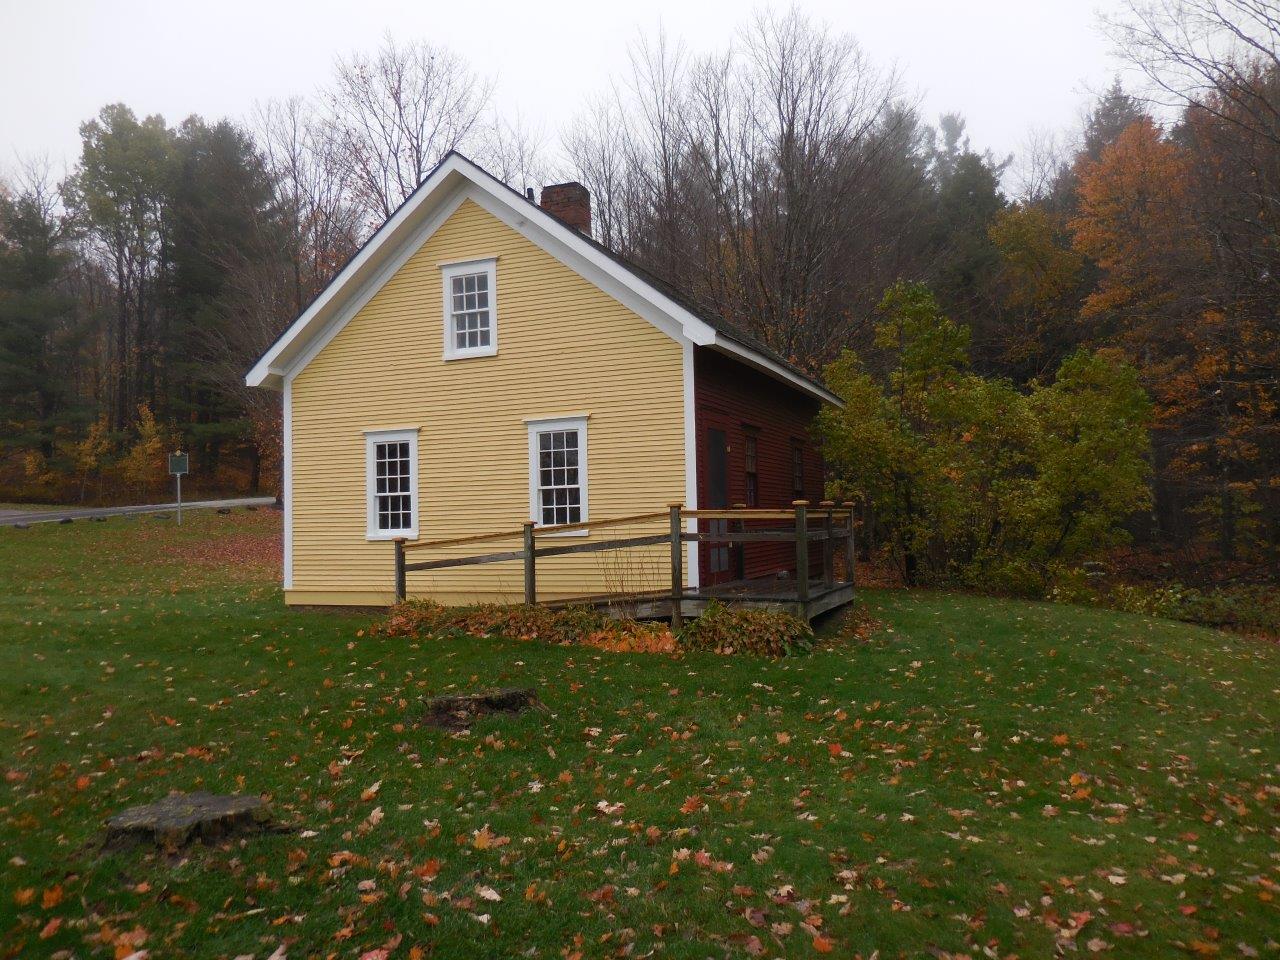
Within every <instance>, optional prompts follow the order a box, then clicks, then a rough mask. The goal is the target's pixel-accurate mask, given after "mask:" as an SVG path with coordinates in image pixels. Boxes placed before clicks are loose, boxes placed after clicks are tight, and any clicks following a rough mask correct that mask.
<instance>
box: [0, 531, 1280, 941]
mask: <svg viewBox="0 0 1280 960" xmlns="http://www.w3.org/2000/svg"><path fill="white" fill-rule="evenodd" d="M278 522H279V518H278V515H277V514H275V513H273V512H269V511H259V512H257V513H242V512H237V513H236V514H234V515H232V516H230V517H226V516H218V515H216V514H212V513H208V512H201V513H195V512H193V513H192V514H189V515H188V518H187V522H186V523H185V524H184V526H183V527H182V528H180V529H179V528H177V527H175V526H174V525H173V523H172V521H168V522H166V521H162V520H157V519H155V518H154V517H143V518H121V519H112V520H110V521H108V522H105V523H95V524H86V523H76V524H73V525H70V526H56V525H49V526H38V527H34V528H32V529H30V530H25V531H15V530H0V585H2V587H0V637H2V638H3V639H2V640H0V643H3V648H2V649H3V657H4V660H3V663H4V666H5V669H4V670H3V673H0V755H2V756H3V758H4V759H3V767H4V771H5V782H4V787H3V791H2V792H0V843H2V845H3V850H4V853H3V857H4V862H3V866H2V867H0V877H2V878H3V882H2V883H0V888H2V889H0V956H22V957H48V956H54V955H59V952H61V956H65V957H72V956H74V957H90V956H103V957H124V956H126V955H128V954H130V953H132V952H133V951H134V950H137V949H143V950H149V951H150V956H151V957H152V958H160V957H166V958H167V957H201V958H203V957H234V956H238V955H242V954H250V955H253V956H255V957H258V958H260V960H264V958H266V957H267V956H268V955H271V954H272V953H273V951H275V950H276V949H277V948H278V947H280V946H281V945H282V944H284V945H285V946H286V951H287V954H288V956H289V957H292V958H295V960H296V958H297V957H303V956H338V957H360V956H362V955H365V954H366V952H368V951H377V950H379V949H380V948H384V947H385V948H389V949H388V951H387V953H385V954H383V953H379V952H374V953H372V954H371V956H373V957H375V958H380V957H383V956H389V957H390V958H392V960H395V958H408V957H420V956H438V957H447V958H455V957H488V956H492V957H508V956H529V957H548V958H558V957H568V958H574V957H606V956H620V957H626V956H633V957H644V956H649V955H655V956H665V957H689V958H693V957H698V958H702V957H722V956H728V957H737V956H744V957H745V956H754V955H763V956H795V957H809V956H817V955H820V954H822V953H831V954H832V955H833V956H838V957H850V956H855V955H858V954H861V955H862V956H863V957H870V956H871V955H873V954H874V953H875V952H876V951H877V950H878V951H879V956H880V957H890V956H898V955H905V956H932V957H943V956H949V955H953V954H954V955H967V956H972V957H975V958H976V957H981V956H990V957H1003V958H1008V957H1013V956H1018V957H1023V958H1039V957H1048V956H1051V955H1053V952H1054V951H1055V950H1056V949H1065V950H1067V951H1068V952H1070V951H1073V950H1074V951H1076V952H1077V955H1080V956H1089V955H1095V954H1096V955H1099V956H1103V957H1122V956H1150V957H1168V956H1177V955H1204V956H1210V955H1215V954H1216V955H1221V956H1223V957H1234V956H1259V955H1260V956H1263V957H1266V956H1280V945H1278V944H1277V943H1276V939H1277V938H1280V698H1278V696H1277V694H1278V693H1280V649H1278V648H1276V647H1275V646H1272V645H1266V644H1262V643H1258V642H1256V641H1246V640H1243V639H1241V638H1238V637H1235V636H1233V635H1229V634H1225V633H1217V632H1214V631H1210V630H1204V629H1198V628H1193V627H1188V626H1183V625H1179V624H1174V623H1169V622H1163V621H1153V620H1146V619H1142V618H1140V617H1133V616H1125V615H1118V614H1114V613H1111V612H1106V611H1102V610H1091V609H1083V608H1073V607H1061V606H1051V605H1044V604H1032V603H1015V602H1004V601H998V600H992V599H984V598H977V597H971V596H963V595H952V594H944V593H923V592H921V593H908V592H901V591H886V592H868V593H866V594H865V595H864V600H865V602H866V604H867V605H868V607H869V608H870V609H871V610H872V611H873V613H874V614H875V616H876V617H877V618H879V619H880V620H881V621H882V622H883V624H884V626H883V627H882V629H880V630H879V631H878V632H877V633H876V634H875V635H874V636H873V638H872V639H871V640H870V641H869V642H867V643H862V644H857V643H843V644H835V645H834V646H832V647H831V648H830V649H827V650H824V651H822V652H819V653H816V654H813V655H810V656H806V657H802V658H796V659H791V660H785V661H779V662H768V661H761V660H756V659H750V658H741V659H725V658H717V657H714V656H711V655H698V656H687V657H684V658H682V659H678V660H673V659H670V658H665V657H654V656H639V655H633V656H620V655H614V654H607V653H602V652H599V651H595V650H590V649H586V648H570V647H551V646H547V645H544V644H541V643H538V642H520V641H480V640H458V639H442V640H432V641H424V642H421V643H412V642H407V641H404V640H388V639H381V638H378V639H371V638H369V637H367V636H362V635H361V628H362V627H364V626H365V625H367V623H368V622H369V621H370V615H369V614H367V613H366V614H341V613H331V612H321V611H290V610H286V609H285V608H284V606H283V604H282V602H281V598H280V592H279V590H278V589H277V588H276V586H275V584H274V572H273V568H272V555H273V550H272V549H271V545H272V543H273V538H274V537H275V536H276V535H277V533H278V528H277V525H278ZM490 685H532V686H536V687H537V688H538V691H539V695H540V696H541V698H542V700H543V701H544V702H545V704H546V705H547V707H548V708H549V712H547V713H545V714H544V713H531V714H524V715H522V716H520V717H516V718H505V719H497V718H491V719H488V720H486V721H484V722H482V723H480V724H478V725H477V726H476V727H474V728H473V729H472V730H471V731H470V733H469V734H449V733H445V732H441V731H438V730H431V729H418V728H416V727H415V726H414V719H415V716H416V714H417V712H418V711H419V709H420V708H419V706H418V700H419V698H421V697H423V696H424V695H430V694H435V693H439V692H441V691H446V690H472V689H476V688H480V687H486V686H490ZM175 789H177V790H192V789H208V790H214V791H225V792H236V791H240V792H245V793H262V794H264V795H267V796H268V797H269V798H270V799H271V801H272V803H273V805H274V808H275V810H276V811H277V813H278V814H280V815H281V816H283V817H284V818H286V819H287V820H288V821H290V822H291V823H292V824H293V825H294V826H295V829H294V830H293V831H292V832H289V833H280V834H271V835H264V836H259V837H254V838H251V839H248V840H245V841H237V842H235V843H233V844H228V845H226V846H225V847H223V848H218V847H198V848H194V849H191V850H190V851H188V852H187V854H186V855H185V856H184V857H182V858H181V859H174V860H170V859H166V858H165V857H164V856H162V855H158V854H154V853H151V854H148V853H146V852H145V851H140V850H135V851H130V852H124V853H114V854H110V855H106V856H102V855H99V853H98V850H97V848H96V847H95V839H96V838H97V837H98V836H99V835H100V831H101V827H102V823H103V821H104V819H105V818H106V817H107V816H108V815H110V814H111V813H113V812H115V811H117V810H119V809H121V808H122V807H124V806H128V805H130V804H135V803H142V802H148V801H151V800H155V799H158V798H160V797H162V796H164V795H165V794H166V793H167V792H168V791H170V790H175Z"/></svg>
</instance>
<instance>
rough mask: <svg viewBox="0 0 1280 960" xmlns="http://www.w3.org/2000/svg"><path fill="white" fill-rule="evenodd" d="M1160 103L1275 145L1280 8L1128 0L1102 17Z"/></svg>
mask: <svg viewBox="0 0 1280 960" xmlns="http://www.w3.org/2000/svg"><path fill="white" fill-rule="evenodd" d="M1102 23H1103V27H1104V29H1105V30H1106V31H1107V33H1108V34H1109V35H1110V37H1111V39H1112V41H1113V42H1114V43H1115V45H1116V47H1117V48H1118V50H1119V52H1120V53H1121V55H1122V56H1123V57H1124V58H1125V59H1127V60H1128V61H1129V62H1130V63H1131V64H1132V65H1133V66H1134V67H1135V68H1137V69H1138V70H1139V71H1140V72H1141V73H1142V74H1143V75H1144V76H1145V77H1146V78H1147V80H1148V81H1149V82H1150V85H1151V87H1152V90H1153V92H1154V93H1155V94H1156V96H1157V97H1158V98H1160V99H1162V102H1165V103H1171V104H1172V105H1174V106H1178V107H1185V106H1192V107H1197V108H1199V109H1201V110H1205V111H1208V112H1209V113H1211V114H1213V115H1214V116H1216V117H1218V119H1220V120H1223V121H1226V122H1228V123H1234V124H1240V125H1243V126H1246V127H1248V128H1249V129H1250V131H1251V133H1252V134H1253V135H1254V136H1261V137H1265V138H1266V139H1268V140H1270V141H1271V142H1273V143H1275V144H1278V145H1280V97H1278V96H1277V92H1276V88H1277V84H1280V7H1278V6H1277V5H1276V4H1275V3H1274V2H1273V0H1127V9H1126V12H1125V13H1124V14H1122V15H1120V16H1111V17H1103V18H1102Z"/></svg>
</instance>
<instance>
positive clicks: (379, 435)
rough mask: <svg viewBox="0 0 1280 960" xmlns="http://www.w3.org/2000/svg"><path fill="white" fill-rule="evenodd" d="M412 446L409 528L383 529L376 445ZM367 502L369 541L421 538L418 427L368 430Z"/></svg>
mask: <svg viewBox="0 0 1280 960" xmlns="http://www.w3.org/2000/svg"><path fill="white" fill-rule="evenodd" d="M404 442H408V444H409V520H410V526H409V527H408V529H400V530H381V529H379V528H378V484H377V464H376V460H375V456H374V454H375V446H376V445H377V444H379V443H404ZM364 464H365V477H364V500H365V537H366V539H369V540H397V539H399V538H401V537H403V538H404V539H406V540H416V539H417V538H418V487H419V483H418V428H417V427H401V428H398V429H395V430H366V431H365V432H364Z"/></svg>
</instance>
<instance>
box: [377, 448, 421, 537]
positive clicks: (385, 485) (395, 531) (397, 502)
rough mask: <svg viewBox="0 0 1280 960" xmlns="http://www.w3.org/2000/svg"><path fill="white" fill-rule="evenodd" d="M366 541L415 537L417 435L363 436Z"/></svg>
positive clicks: (416, 528) (416, 518) (416, 523)
mask: <svg viewBox="0 0 1280 960" xmlns="http://www.w3.org/2000/svg"><path fill="white" fill-rule="evenodd" d="M365 498H366V500H367V519H368V538H369V539H370V540H391V539H394V538H396V537H405V538H406V539H410V540H411V539H414V538H415V537H417V536H418V431H417V430H369V431H366V432H365Z"/></svg>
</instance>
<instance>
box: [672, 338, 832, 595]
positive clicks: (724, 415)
mask: <svg viewBox="0 0 1280 960" xmlns="http://www.w3.org/2000/svg"><path fill="white" fill-rule="evenodd" d="M693 365H694V411H695V416H694V421H695V423H696V425H697V450H698V454H697V456H698V505H699V506H706V505H708V504H709V502H710V500H709V494H710V485H709V477H708V462H707V461H708V456H707V431H708V430H711V429H717V430H723V431H724V433H725V436H726V438H727V440H728V447H729V449H728V457H727V460H728V494H729V495H728V501H729V504H730V505H732V504H735V503H746V502H747V476H746V458H745V452H746V443H745V438H746V436H747V434H748V433H749V432H752V433H754V434H755V436H756V438H757V439H756V444H757V447H756V460H757V464H756V474H757V485H758V496H757V504H756V505H757V506H759V507H762V508H777V507H789V506H790V505H791V501H792V500H795V499H799V498H797V497H796V495H795V492H794V491H793V490H792V453H791V451H792V445H793V443H796V444H799V446H800V450H801V453H802V457H803V462H804V496H803V498H802V499H805V500H808V501H810V502H811V503H814V504H816V503H817V502H818V501H819V500H821V499H822V493H823V472H822V458H821V456H820V455H819V452H818V448H817V445H816V443H815V442H814V440H813V437H812V423H813V418H814V416H815V415H816V414H817V412H818V409H819V407H820V403H819V401H817V400H815V399H813V398H812V397H809V396H807V395H805V394H803V393H801V392H800V391H798V390H795V389H793V388H791V387H788V386H786V385H785V384H783V383H781V382H779V381H778V380H775V379H773V378H772V377H769V376H766V375H765V374H763V373H760V372H758V371H756V370H755V369H753V368H751V367H748V366H747V365H745V364H743V363H740V362H738V361H737V360H733V359H731V358H729V357H726V356H725V355H724V354H721V353H717V352H715V351H714V350H710V349H707V348H705V347H696V348H694V357H693ZM702 528H703V529H705V523H704V524H703V525H702ZM733 549H734V555H733V556H731V558H730V563H729V576H727V577H725V576H723V575H719V576H718V579H720V580H724V579H736V577H737V576H738V571H739V569H740V570H741V572H742V574H743V575H745V576H747V577H762V576H768V575H770V574H774V573H776V572H778V571H779V570H788V569H791V568H793V567H794V566H795V550H794V547H793V546H792V545H791V544H772V543H750V544H742V545H740V546H736V547H734V548H733ZM811 552H812V551H811ZM710 555H711V551H710V545H709V544H703V545H702V547H701V548H700V549H699V551H698V568H699V569H698V573H699V577H700V578H701V582H702V583H704V584H706V583H711V582H713V580H712V575H711V570H710ZM819 562H820V561H819Z"/></svg>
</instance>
